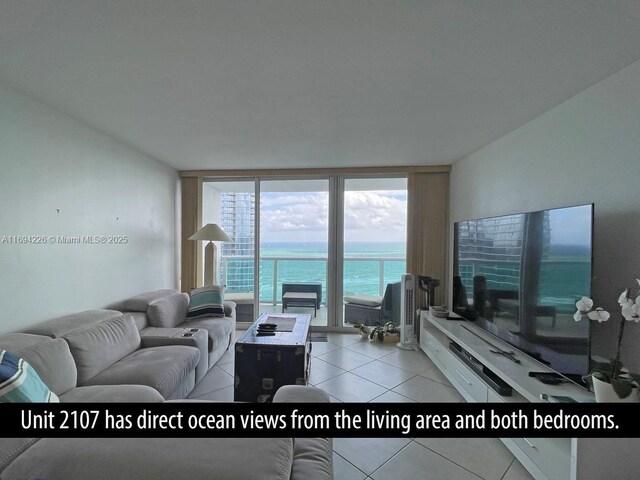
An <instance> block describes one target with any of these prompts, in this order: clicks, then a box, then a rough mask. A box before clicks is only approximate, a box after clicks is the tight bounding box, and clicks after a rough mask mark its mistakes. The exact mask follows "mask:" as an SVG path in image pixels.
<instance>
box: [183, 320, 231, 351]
mask: <svg viewBox="0 0 640 480" xmlns="http://www.w3.org/2000/svg"><path fill="white" fill-rule="evenodd" d="M181 326H182V327H183V328H204V329H205V330H206V331H207V332H209V338H210V339H211V340H210V342H209V352H211V351H213V350H215V349H216V348H218V346H219V345H220V342H224V343H225V346H224V348H227V346H228V345H226V343H228V341H229V335H231V332H234V331H235V328H236V325H235V322H234V321H233V320H232V319H231V318H229V317H208V318H199V319H197V320H189V321H188V322H186V323H184V324H182V325H181Z"/></svg>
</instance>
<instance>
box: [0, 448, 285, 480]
mask: <svg viewBox="0 0 640 480" xmlns="http://www.w3.org/2000/svg"><path fill="white" fill-rule="evenodd" d="M292 459H293V441H292V439H290V438H269V439H266V438H265V439H257V438H181V439H172V438H146V439H144V441H140V439H137V438H91V439H86V438H43V439H41V440H40V441H38V442H37V443H36V444H35V445H33V446H32V447H31V448H29V449H28V450H27V451H26V452H24V453H22V455H20V456H19V457H18V458H16V459H15V460H14V461H13V462H12V463H11V464H10V465H9V466H8V467H7V468H6V469H5V470H4V472H2V479H3V480H18V479H20V480H24V479H27V478H46V479H47V480H68V479H81V478H90V479H92V480H112V479H114V478H135V479H136V480H175V479H185V478H188V479H201V478H206V479H214V478H215V479H216V480H238V479H243V480H286V479H288V478H289V477H290V475H291V467H292Z"/></svg>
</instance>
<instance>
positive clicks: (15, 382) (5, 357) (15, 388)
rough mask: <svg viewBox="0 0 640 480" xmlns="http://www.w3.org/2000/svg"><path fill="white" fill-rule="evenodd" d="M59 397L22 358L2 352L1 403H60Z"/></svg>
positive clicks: (0, 353)
mask: <svg viewBox="0 0 640 480" xmlns="http://www.w3.org/2000/svg"><path fill="white" fill-rule="evenodd" d="M58 402H60V399H59V398H58V396H57V395H56V394H55V393H53V392H52V391H51V390H49V387H47V386H46V385H45V383H44V382H43V381H42V380H41V379H40V377H39V376H38V374H37V373H36V371H35V370H34V369H33V367H31V365H29V364H28V363H27V362H25V361H24V360H23V359H22V358H20V357H18V356H17V355H14V354H13V353H10V352H7V351H6V350H0V403H58Z"/></svg>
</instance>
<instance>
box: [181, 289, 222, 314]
mask: <svg viewBox="0 0 640 480" xmlns="http://www.w3.org/2000/svg"><path fill="white" fill-rule="evenodd" d="M223 292H224V287H222V286H220V285H207V286H204V287H201V288H196V289H193V290H191V299H190V300H189V311H188V312H187V319H189V320H191V319H196V318H205V317H224V293H223Z"/></svg>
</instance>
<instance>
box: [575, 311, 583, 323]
mask: <svg viewBox="0 0 640 480" xmlns="http://www.w3.org/2000/svg"><path fill="white" fill-rule="evenodd" d="M582 317H584V313H582V312H581V311H577V312H576V313H574V314H573V319H574V320H575V321H576V322H579V321H580V320H582Z"/></svg>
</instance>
